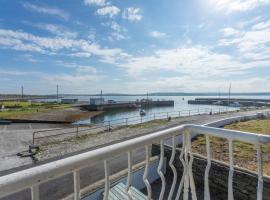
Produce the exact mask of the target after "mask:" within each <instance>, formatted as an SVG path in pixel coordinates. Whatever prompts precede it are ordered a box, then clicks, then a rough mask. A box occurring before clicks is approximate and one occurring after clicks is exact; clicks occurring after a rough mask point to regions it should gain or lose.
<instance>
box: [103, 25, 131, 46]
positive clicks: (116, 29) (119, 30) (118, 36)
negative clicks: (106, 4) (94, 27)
mask: <svg viewBox="0 0 270 200" xmlns="http://www.w3.org/2000/svg"><path fill="white" fill-rule="evenodd" d="M102 25H103V26H105V27H110V28H111V29H112V30H113V32H111V33H110V35H109V36H108V40H109V41H111V42H112V41H119V40H123V39H127V38H129V37H128V36H127V29H126V28H124V27H122V26H120V25H119V24H118V23H117V22H115V21H112V22H107V23H102Z"/></svg>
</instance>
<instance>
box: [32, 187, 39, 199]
mask: <svg viewBox="0 0 270 200" xmlns="http://www.w3.org/2000/svg"><path fill="white" fill-rule="evenodd" d="M31 199H32V200H39V185H33V186H32V187H31Z"/></svg>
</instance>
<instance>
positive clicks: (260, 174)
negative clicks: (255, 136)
mask: <svg viewBox="0 0 270 200" xmlns="http://www.w3.org/2000/svg"><path fill="white" fill-rule="evenodd" d="M256 149H257V162H258V185H257V200H262V194H263V164H262V148H261V145H260V144H257V145H256Z"/></svg>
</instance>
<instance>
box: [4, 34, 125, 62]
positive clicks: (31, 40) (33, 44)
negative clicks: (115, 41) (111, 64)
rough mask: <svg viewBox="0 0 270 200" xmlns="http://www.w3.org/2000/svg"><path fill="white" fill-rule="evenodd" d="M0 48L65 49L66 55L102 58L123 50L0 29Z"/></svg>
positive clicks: (79, 40)
mask: <svg viewBox="0 0 270 200" xmlns="http://www.w3.org/2000/svg"><path fill="white" fill-rule="evenodd" d="M0 48H8V49H14V50H20V51H32V52H40V53H46V54H57V53H60V51H61V50H66V52H65V54H66V55H74V56H91V55H95V56H100V57H102V58H103V59H109V57H115V56H116V55H117V56H119V57H121V56H122V55H124V52H123V51H122V50H121V49H118V48H102V47H101V46H100V45H99V44H96V43H93V42H90V41H88V40H83V39H72V38H59V37H39V36H35V35H32V34H29V33H26V32H22V31H13V30H6V29H0Z"/></svg>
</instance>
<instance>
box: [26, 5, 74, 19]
mask: <svg viewBox="0 0 270 200" xmlns="http://www.w3.org/2000/svg"><path fill="white" fill-rule="evenodd" d="M22 5H23V7H24V8H26V9H28V10H30V11H34V12H38V13H42V14H48V15H54V16H57V17H60V18H62V19H65V20H68V19H69V14H68V13H67V12H66V11H64V10H61V9H58V8H51V7H44V6H39V5H35V4H31V3H28V2H26V3H22Z"/></svg>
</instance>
